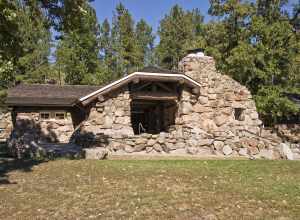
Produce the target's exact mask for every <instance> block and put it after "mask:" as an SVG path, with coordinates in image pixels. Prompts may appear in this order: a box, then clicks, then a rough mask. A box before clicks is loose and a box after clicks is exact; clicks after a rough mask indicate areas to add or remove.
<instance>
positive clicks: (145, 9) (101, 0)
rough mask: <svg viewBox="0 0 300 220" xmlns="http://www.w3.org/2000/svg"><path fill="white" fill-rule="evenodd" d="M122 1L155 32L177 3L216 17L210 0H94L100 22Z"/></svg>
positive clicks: (293, 0)
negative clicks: (209, 9)
mask: <svg viewBox="0 0 300 220" xmlns="http://www.w3.org/2000/svg"><path fill="white" fill-rule="evenodd" d="M297 1H298V0H289V5H288V8H287V9H288V10H289V11H290V9H291V6H292V4H294V3H296V2H297ZM119 2H122V3H123V4H124V5H125V7H126V8H127V9H129V11H130V13H131V14H132V16H133V18H134V20H135V22H137V21H139V20H140V19H141V18H144V19H145V20H146V21H147V23H148V24H150V25H151V26H152V27H153V30H154V32H156V31H157V27H158V26H159V21H160V20H161V19H162V18H163V17H164V15H165V14H167V13H168V12H169V11H170V8H171V7H172V6H174V5H175V4H178V5H180V6H181V7H182V8H184V9H189V10H191V9H193V8H199V9H200V11H201V13H202V14H203V15H204V16H205V21H206V22H207V21H209V20H211V19H214V18H213V17H211V16H210V15H208V14H207V11H208V8H209V0H94V2H93V3H92V6H93V7H94V8H95V9H96V13H97V17H98V19H99V22H103V20H104V19H105V18H108V19H109V21H111V18H112V16H113V11H114V10H115V8H116V5H117V4H118V3H119Z"/></svg>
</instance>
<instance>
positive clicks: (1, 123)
mask: <svg viewBox="0 0 300 220" xmlns="http://www.w3.org/2000/svg"><path fill="white" fill-rule="evenodd" d="M11 131H12V121H11V114H10V113H0V142H6V140H7V139H8V138H9V136H10V133H11Z"/></svg>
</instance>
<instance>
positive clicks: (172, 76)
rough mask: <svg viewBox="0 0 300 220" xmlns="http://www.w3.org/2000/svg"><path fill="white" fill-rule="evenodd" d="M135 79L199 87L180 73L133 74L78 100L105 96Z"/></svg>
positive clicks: (82, 100)
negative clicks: (181, 81) (180, 83)
mask: <svg viewBox="0 0 300 220" xmlns="http://www.w3.org/2000/svg"><path fill="white" fill-rule="evenodd" d="M135 79H138V80H142V81H145V80H149V81H168V82H170V81H173V82H178V81H180V80H183V82H184V83H186V84H188V85H190V86H191V87H200V86H201V85H200V84H199V83H198V82H197V81H195V80H193V79H192V78H190V77H189V76H187V75H185V74H182V73H174V72H172V73H156V72H134V73H132V74H129V75H127V76H125V77H123V78H121V79H119V80H116V81H114V82H112V83H110V84H108V85H106V86H103V87H102V88H100V89H98V90H96V91H94V92H92V93H90V94H88V95H86V96H83V97H81V98H80V99H79V100H80V101H81V102H84V101H86V100H87V99H90V98H95V97H97V96H98V95H101V94H105V93H107V92H109V91H111V90H112V89H116V88H120V87H122V86H124V85H126V84H128V83H130V82H132V81H134V80H135Z"/></svg>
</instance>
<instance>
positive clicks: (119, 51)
mask: <svg viewBox="0 0 300 220" xmlns="http://www.w3.org/2000/svg"><path fill="white" fill-rule="evenodd" d="M111 36H112V48H113V51H114V52H113V53H114V56H115V64H116V68H115V73H116V75H115V76H114V77H113V78H118V77H120V76H123V75H124V74H127V73H130V72H132V71H133V70H136V68H137V66H138V47H137V44H136V41H135V30H134V20H133V19H132V16H131V14H130V12H129V11H128V9H126V8H125V7H124V5H123V4H122V3H120V4H118V5H117V7H116V12H115V15H114V17H113V22H112V34H111Z"/></svg>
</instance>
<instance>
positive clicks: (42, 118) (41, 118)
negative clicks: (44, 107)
mask: <svg viewBox="0 0 300 220" xmlns="http://www.w3.org/2000/svg"><path fill="white" fill-rule="evenodd" d="M44 114H48V118H44V117H43V116H42V115H44ZM50 119H51V112H40V120H43V121H46V120H50Z"/></svg>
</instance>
